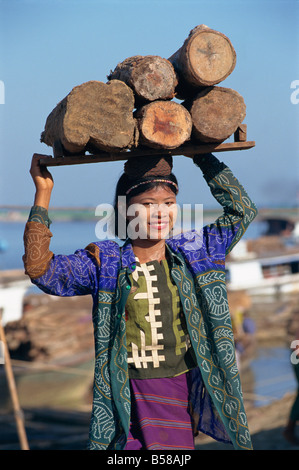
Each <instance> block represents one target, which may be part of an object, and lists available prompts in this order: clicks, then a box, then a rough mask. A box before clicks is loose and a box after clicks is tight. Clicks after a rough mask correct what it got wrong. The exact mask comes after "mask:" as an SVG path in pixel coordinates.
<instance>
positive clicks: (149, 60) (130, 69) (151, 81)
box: [107, 55, 178, 105]
mask: <svg viewBox="0 0 299 470" xmlns="http://www.w3.org/2000/svg"><path fill="white" fill-rule="evenodd" d="M107 78H108V79H109V80H112V79H116V80H122V81H123V82H125V83H126V85H128V86H129V87H130V88H132V90H133V92H134V94H135V99H136V103H137V104H139V105H140V104H141V103H142V104H144V103H145V102H149V101H155V100H168V99H169V100H170V99H172V98H174V96H175V88H176V86H177V83H178V81H177V76H176V73H175V71H174V68H173V66H172V64H171V63H170V62H169V61H168V60H167V59H163V58H162V57H159V56H153V55H149V56H133V57H129V58H127V59H125V60H124V61H123V62H121V63H120V64H118V65H117V67H116V68H115V70H114V71H113V72H112V71H111V73H110V75H109V76H108V77H107Z"/></svg>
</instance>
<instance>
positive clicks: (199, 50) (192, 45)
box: [168, 25, 236, 99]
mask: <svg viewBox="0 0 299 470" xmlns="http://www.w3.org/2000/svg"><path fill="white" fill-rule="evenodd" d="M168 60H169V61H170V62H171V63H172V64H173V66H174V68H175V70H176V72H177V74H178V76H179V82H180V83H179V88H178V90H179V91H178V94H179V95H181V97H182V99H184V98H186V96H185V95H184V86H185V87H187V88H188V85H189V86H190V87H191V89H192V88H194V87H199V86H211V85H216V84H217V83H220V82H221V81H223V80H224V79H225V78H226V77H228V76H229V75H230V74H231V73H232V71H233V70H234V68H235V65H236V52H235V50H234V48H233V46H232V44H231V42H230V40H229V39H228V38H227V37H226V36H225V35H224V34H222V33H220V32H218V31H215V30H213V29H210V28H208V27H207V26H205V25H199V26H197V27H196V28H194V29H193V30H192V31H190V34H189V36H188V38H187V39H186V40H185V42H184V44H183V46H182V47H181V48H180V49H179V50H178V51H177V52H175V53H174V54H173V55H172V56H171V57H170V58H169V59H168ZM197 91H198V90H197ZM189 93H190V90H189V89H188V90H186V94H187V96H189Z"/></svg>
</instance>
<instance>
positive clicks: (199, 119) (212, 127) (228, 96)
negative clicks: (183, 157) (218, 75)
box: [185, 86, 246, 142]
mask: <svg viewBox="0 0 299 470" xmlns="http://www.w3.org/2000/svg"><path fill="white" fill-rule="evenodd" d="M185 105H186V107H187V109H189V110H190V114H191V117H192V123H193V133H192V135H193V136H194V137H195V138H196V139H199V140H200V141H201V142H223V141H224V140H226V139H227V138H228V137H230V136H231V135H232V134H233V133H234V132H235V131H236V129H237V128H238V127H239V126H240V124H241V123H242V121H243V119H244V118H245V116H246V105H245V103H244V99H243V97H242V96H241V95H240V94H239V93H238V92H236V91H235V90H232V89H230V88H224V87H216V86H215V87H208V88H205V89H204V90H203V91H201V92H200V93H199V94H198V95H197V96H196V97H195V99H194V100H193V101H192V102H191V104H190V103H189V104H188V103H185Z"/></svg>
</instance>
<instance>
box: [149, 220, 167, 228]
mask: <svg viewBox="0 0 299 470" xmlns="http://www.w3.org/2000/svg"><path fill="white" fill-rule="evenodd" d="M149 226H150V228H153V229H154V230H163V229H165V228H168V227H169V223H168V222H152V223H150V224H149Z"/></svg>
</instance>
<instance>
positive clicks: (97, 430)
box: [23, 154, 256, 450]
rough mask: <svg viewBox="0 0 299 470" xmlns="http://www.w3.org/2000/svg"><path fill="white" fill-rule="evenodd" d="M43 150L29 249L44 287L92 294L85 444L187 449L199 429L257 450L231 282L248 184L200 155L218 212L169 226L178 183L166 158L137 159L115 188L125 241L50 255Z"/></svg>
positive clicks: (251, 213)
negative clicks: (228, 263) (228, 261)
mask: <svg viewBox="0 0 299 470" xmlns="http://www.w3.org/2000/svg"><path fill="white" fill-rule="evenodd" d="M40 158H41V155H37V154H35V155H34V156H33V159H32V165H31V170H30V171H31V175H32V178H33V181H34V183H35V187H36V194H35V201H34V206H33V207H32V209H31V212H30V216H29V220H28V222H27V224H26V228H25V233H24V243H25V255H24V258H23V259H24V264H25V270H26V273H27V274H28V275H29V276H30V278H31V279H32V282H33V283H34V284H35V285H37V286H38V287H39V288H40V289H41V290H42V291H44V292H46V293H48V294H51V295H58V296H75V295H86V294H90V295H91V296H92V298H93V323H94V338H95V374H94V394H93V407H92V417H91V424H90V436H89V445H88V447H89V449H95V450H96V449H99V450H105V449H114V450H117V449H126V450H137V449H140V450H141V449H149V450H154V449H168V450H172V449H175V450H177V449H182V450H188V449H194V435H196V434H197V433H198V431H201V432H204V433H206V434H208V435H210V436H212V437H214V438H215V439H217V440H219V441H222V442H227V443H232V444H233V446H234V448H236V449H245V450H247V449H251V438H250V434H249V431H248V426H247V418H246V414H245V411H244V405H243V400H242V392H241V384H240V377H239V374H238V369H237V365H236V358H235V350H234V338H233V333H232V325H231V319H230V314H229V308H228V301H227V293H226V285H225V256H226V255H227V254H228V253H229V252H230V251H231V249H232V248H233V247H234V245H235V244H236V243H237V242H238V240H239V239H240V237H241V236H242V235H243V234H244V232H245V230H246V229H247V227H248V225H249V223H250V222H251V221H252V220H253V219H254V217H255V215H256V208H255V206H254V204H253V203H252V201H251V200H250V198H249V197H248V195H247V194H246V192H245V191H244V189H243V187H242V186H241V185H240V184H239V182H238V181H237V179H236V178H235V177H234V176H233V174H232V173H231V171H230V170H229V168H228V167H227V166H226V165H224V164H223V163H221V162H219V160H218V159H217V158H216V157H214V156H213V155H211V154H209V155H204V156H202V155H196V156H195V157H194V159H193V160H194V163H195V165H196V166H197V167H199V168H200V169H201V171H202V172H203V176H204V178H205V180H206V182H207V184H208V186H209V188H210V190H211V192H212V194H213V195H214V197H215V198H216V199H217V201H218V202H219V203H220V204H221V205H222V207H223V215H222V216H220V217H219V218H218V219H217V220H216V221H215V222H214V223H212V224H210V225H207V226H205V227H204V228H203V229H202V230H200V231H191V232H190V231H189V232H186V233H184V232H182V233H180V234H179V235H175V236H173V235H172V234H171V229H172V227H173V224H174V222H175V210H173V209H174V208H175V207H176V195H177V193H178V185H177V180H176V178H175V176H174V175H173V174H172V159H171V157H163V156H161V157H155V158H154V157H151V158H150V159H149V158H148V157H147V159H145V158H142V159H140V158H136V159H135V158H134V159H133V158H131V159H129V160H128V162H127V163H126V164H125V171H124V174H123V175H122V176H121V178H120V180H119V182H118V184H117V188H116V198H115V201H116V207H115V209H116V212H117V213H118V211H119V210H120V207H119V206H118V205H117V203H118V201H119V200H120V196H122V199H123V198H124V197H125V198H126V208H125V209H126V210H125V216H126V225H125V227H127V232H128V233H127V234H122V237H121V238H126V240H125V242H124V244H123V246H121V247H120V244H119V243H117V242H116V241H114V240H104V241H97V242H94V243H91V244H89V245H88V246H87V247H86V248H85V249H80V250H78V251H76V252H75V253H74V254H72V255H68V256H64V255H54V254H53V253H52V252H51V251H50V250H49V244H50V238H51V236H52V234H51V232H50V230H49V224H50V221H49V218H48V207H49V202H50V195H51V191H52V188H53V180H52V177H51V174H50V173H49V172H48V170H46V169H45V168H44V167H41V166H40V165H39V159H40ZM134 205H137V208H139V209H138V210H137V212H138V224H134V214H135V216H136V213H137V212H134V211H133V210H132V207H134ZM135 209H136V206H135ZM117 215H118V214H117ZM116 220H118V217H116ZM137 226H138V228H137ZM132 227H135V231H134V230H133V229H132ZM118 229H119V227H116V234H117V231H118ZM125 231H126V230H125ZM136 234H137V236H136Z"/></svg>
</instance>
